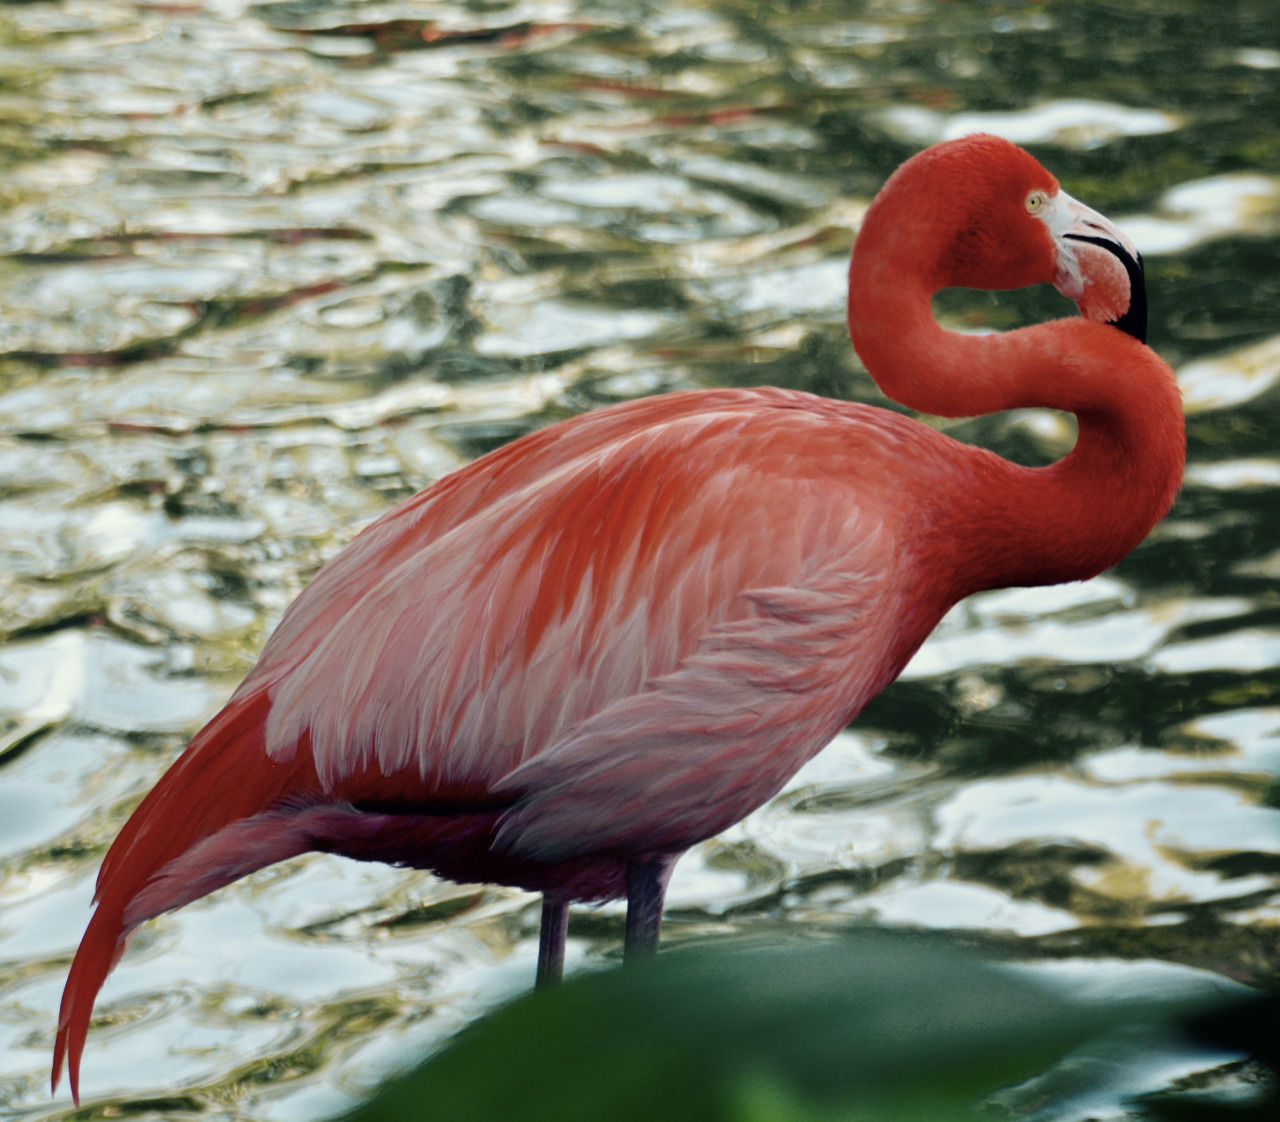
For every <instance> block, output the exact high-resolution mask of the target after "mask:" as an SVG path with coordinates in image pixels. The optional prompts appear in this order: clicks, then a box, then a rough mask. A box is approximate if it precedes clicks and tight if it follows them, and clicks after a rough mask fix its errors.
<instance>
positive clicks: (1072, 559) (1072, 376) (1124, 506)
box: [849, 247, 1186, 599]
mask: <svg viewBox="0 0 1280 1122" xmlns="http://www.w3.org/2000/svg"><path fill="white" fill-rule="evenodd" d="M877 258H878V259H879V260H883V259H884V258H883V257H882V256H880V255H876V254H872V255H871V260H872V261H873V262H874V261H875V260H876V259H877ZM864 260H865V259H864ZM931 298H932V288H931V287H930V285H929V284H928V283H927V282H925V281H924V280H922V279H920V278H912V277H905V278H904V277H903V276H902V274H901V273H900V272H899V273H897V274H896V275H894V274H893V273H892V271H891V270H887V269H878V268H876V267H875V266H874V264H873V265H871V267H864V266H863V260H860V259H859V255H858V253H857V248H856V247H855V254H854V261H853V265H852V267H851V275H850V286H849V330H850V335H851V336H852V338H853V343H854V347H855V349H856V350H857V351H858V354H859V355H860V356H861V358H862V360H863V362H864V363H865V364H866V367H867V370H868V371H869V372H870V373H871V376H872V377H873V378H875V380H876V382H877V383H879V385H880V387H881V388H882V389H883V390H884V391H885V393H886V394H888V395H889V396H890V397H892V398H893V399H894V400H896V401H899V402H901V403H902V404H904V405H907V406H909V407H911V408H913V409H917V410H920V411H922V412H926V413H932V414H936V415H940V416H948V417H960V416H976V415H978V414H985V413H994V412H998V411H1001V410H1006V409H1024V408H1049V409H1059V410H1063V411H1066V412H1070V413H1074V414H1075V416H1076V417H1077V419H1078V423H1079V436H1078V438H1077V440H1076V445H1075V447H1074V448H1073V449H1072V451H1071V452H1070V453H1068V454H1067V455H1066V456H1065V457H1063V459H1061V460H1059V461H1058V462H1057V463H1055V464H1051V465H1049V466H1048V467H1044V468H1027V467H1021V466H1019V465H1017V464H1013V463H1010V462H1009V461H1007V460H1003V459H1001V458H1000V457H998V456H995V455H994V454H993V453H990V452H986V451H984V450H982V449H978V448H973V447H971V446H968V445H961V444H957V445H956V447H957V448H958V449H963V451H962V452H958V453H957V455H956V457H955V461H954V462H953V463H952V464H950V465H949V466H948V468H947V470H946V471H941V472H939V474H938V478H937V480H936V482H937V487H936V490H935V491H934V492H933V496H934V498H933V499H932V500H931V502H930V506H931V510H930V512H929V514H928V517H929V519H930V525H931V526H932V527H935V528H936V529H937V534H938V542H939V548H944V547H943V546H942V544H941V543H942V542H943V541H950V542H951V543H952V544H950V545H948V546H946V547H945V548H946V549H947V552H948V553H950V554H952V555H953V556H954V557H955V566H954V572H955V578H954V579H955V584H956V587H955V588H954V589H953V590H952V592H953V593H954V594H955V595H956V597H957V599H958V598H960V597H962V596H965V595H968V594H969V593H971V592H975V591H978V590H980V589H983V588H994V587H1004V586H1009V585H1030V584H1054V583H1058V582H1061V581H1068V580H1080V579H1084V578H1087V577H1091V576H1094V575H1095V574H1097V573H1099V572H1101V571H1102V570H1103V569H1105V568H1108V567H1109V566H1111V565H1113V564H1115V563H1116V562H1117V561H1119V560H1120V559H1121V558H1122V557H1124V556H1125V554H1127V553H1128V552H1129V551H1130V550H1131V549H1133V547H1134V546H1136V545H1137V544H1138V543H1139V542H1140V541H1141V540H1142V539H1143V538H1144V537H1145V536H1146V535H1147V533H1148V532H1149V531H1150V529H1151V528H1152V526H1154V525H1155V523H1156V522H1158V521H1159V520H1160V518H1162V517H1163V516H1164V514H1165V512H1166V511H1167V510H1168V509H1169V506H1170V505H1171V504H1172V502H1173V499H1174V496H1175V495H1176V494H1177V490H1178V487H1179V485H1180V484H1181V480H1182V468H1183V462H1184V459H1185V444H1186V441H1185V433H1184V425H1183V417H1182V404H1181V399H1180V397H1179V394H1178V389H1177V384H1176V382H1175V380H1174V376H1173V371H1172V370H1170V369H1169V367H1168V365H1167V364H1166V363H1165V362H1164V361H1163V360H1162V359H1161V358H1160V357H1159V356H1158V355H1157V354H1156V353H1155V352H1154V351H1152V350H1151V349H1150V348H1149V347H1146V346H1144V345H1143V344H1142V343H1139V342H1138V341H1137V340H1136V339H1133V338H1131V337H1130V336H1128V335H1125V334H1124V333H1123V332H1121V331H1119V330H1118V329H1116V328H1114V327H1110V326H1107V325H1104V324H1099V323H1094V322H1092V321H1089V320H1084V319H1062V320H1055V321H1053V322H1051V323H1044V324H1038V325H1036V326H1034V327H1026V328H1021V329H1019V330H1016V331H1010V332H1006V333H1004V334H999V335H962V334H959V333H957V332H952V331H947V330H944V329H943V328H942V327H940V326H939V325H938V323H937V322H936V321H935V320H934V318H933V313H932V309H931V306H930V301H931ZM961 464H963V465H965V467H964V469H963V470H956V469H957V468H958V467H959V465H961ZM957 547H958V548H957Z"/></svg>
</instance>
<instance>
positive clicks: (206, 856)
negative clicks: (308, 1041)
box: [51, 690, 315, 1105]
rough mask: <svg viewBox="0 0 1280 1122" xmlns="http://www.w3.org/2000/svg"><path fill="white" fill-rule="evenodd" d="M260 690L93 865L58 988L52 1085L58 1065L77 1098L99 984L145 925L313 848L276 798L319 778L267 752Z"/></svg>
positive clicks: (237, 706)
mask: <svg viewBox="0 0 1280 1122" xmlns="http://www.w3.org/2000/svg"><path fill="white" fill-rule="evenodd" d="M268 705H269V699H268V697H267V695H266V691H265V690H264V691H259V692H256V693H250V694H248V695H246V696H244V697H239V698H236V699H233V700H232V701H231V702H230V703H229V704H228V705H227V707H226V708H224V709H223V710H222V711H221V712H220V713H219V714H218V715H217V716H215V717H214V718H213V720H211V721H210V722H209V723H208V724H207V725H206V726H205V727H204V728H203V729H202V730H201V731H200V732H199V733H197V735H196V736H195V738H194V739H193V740H192V741H191V743H190V745H189V746H188V747H187V749H186V751H185V752H183V754H182V755H181V756H180V757H179V758H178V759H177V760H176V761H175V763H174V764H173V766H172V767H171V768H170V769H169V770H168V771H167V772H166V773H165V775H164V776H163V777H162V778H161V779H160V781H159V783H157V784H156V786H155V788H154V789H153V790H152V791H151V793H150V794H149V795H147V797H146V798H145V799H143V801H142V802H141V804H139V806H138V808H137V810H135V811H134V813H133V815H132V817H131V818H130V819H129V821H128V822H127V823H126V824H125V826H124V829H123V830H122V831H121V832H120V836H119V837H117V838H116V840H115V842H114V843H113V844H112V846H111V848H110V850H109V851H108V852H107V855H106V858H105V859H104V860H103V862H102V869H101V871H100V872H99V873H98V883H97V889H96V892H95V894H94V898H95V900H96V902H97V908H96V910H95V911H94V914H93V918H92V919H91V920H90V922H89V926H88V929H87V930H86V931H85V934H84V938H83V939H82V940H81V941H80V947H79V949H78V950H77V951H76V955H75V959H74V961H73V962H72V964H71V971H70V974H69V975H68V977H67V984H66V987H65V989H64V990H63V993H62V1006H61V1008H60V1010H59V1013H58V1034H57V1039H56V1041H55V1043H54V1051H53V1072H52V1081H51V1082H52V1087H53V1090H55V1091H56V1090H57V1087H58V1083H59V1082H60V1080H61V1077H62V1068H63V1063H64V1062H65V1063H66V1065H67V1071H68V1075H69V1077H70V1083H71V1094H72V1097H73V1098H74V1099H75V1101H76V1104H77V1105H78V1104H79V1102H80V1056H81V1052H82V1051H83V1049H84V1041H85V1036H86V1034H87V1033H88V1030H89V1019H90V1016H91V1015H92V1013H93V1005H94V1001H95V1000H96V999H97V996H98V991H99V990H100V989H101V988H102V985H103V983H104V982H105V981H106V978H107V975H108V974H109V973H110V972H111V969H112V967H113V966H115V964H116V962H118V961H119V959H120V956H121V954H122V953H123V952H124V949H125V945H126V943H127V941H128V938H129V935H130V934H131V933H132V932H133V930H134V929H135V928H137V927H138V926H139V925H140V924H141V923H143V922H145V921H146V920H148V919H150V918H152V917H153V916H157V915H159V914H160V913H161V912H166V911H170V910H171V909H173V908H177V907H181V906H182V905H183V904H187V903H190V902H191V901H192V900H196V899H199V898H200V897H201V896H205V895H207V894H208V893H210V892H213V891H214V890H215V889H217V888H221V887H222V886H223V885H225V884H229V883H231V882H232V881H234V880H237V879H239V878H240V877H242V876H245V875H246V874H248V873H251V872H253V871H254V870H255V869H260V868H262V867H263V866H265V865H270V864H272V863H274V862H276V861H281V860H284V859H285V858H287V857H292V856H295V855H297V854H299V853H303V852H305V851H306V850H307V849H309V848H311V845H310V844H309V839H308V836H307V834H306V832H305V830H304V829H303V828H302V825H301V823H300V822H298V821H297V816H296V814H294V813H293V811H291V810H290V809H288V808H287V807H286V806H283V805H282V804H284V803H286V802H287V800H288V799H289V798H290V796H291V795H294V796H296V795H297V794H298V793H299V792H300V791H305V790H306V789H307V788H308V786H309V785H311V784H314V782H315V773H314V769H313V767H312V765H311V759H310V753H309V752H307V751H304V750H302V748H301V747H300V749H299V751H298V753H297V755H296V756H295V758H294V760H292V761H290V762H288V763H283V764H282V763H277V762H275V761H273V760H272V759H271V758H270V757H268V756H267V754H266V751H265V748H264V742H263V729H264V726H265V722H266V713H267V708H268Z"/></svg>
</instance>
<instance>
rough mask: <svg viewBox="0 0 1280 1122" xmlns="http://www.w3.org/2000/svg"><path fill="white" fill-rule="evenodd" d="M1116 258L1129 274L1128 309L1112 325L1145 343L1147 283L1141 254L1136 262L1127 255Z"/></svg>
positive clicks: (1118, 255) (1120, 254) (1118, 254)
mask: <svg viewBox="0 0 1280 1122" xmlns="http://www.w3.org/2000/svg"><path fill="white" fill-rule="evenodd" d="M1116 256H1117V257H1118V258H1120V260H1121V261H1122V262H1123V263H1124V267H1125V271H1126V272H1127V273H1128V274H1129V307H1128V309H1127V310H1126V311H1125V313H1124V315H1122V316H1121V317H1120V318H1119V319H1117V320H1112V324H1113V325H1114V326H1116V327H1118V328H1120V330H1121V331H1123V332H1124V333H1125V334H1127V335H1132V336H1133V337H1134V338H1135V339H1137V340H1138V342H1139V343H1145V342H1146V341H1147V281H1146V275H1145V273H1144V272H1143V268H1142V254H1138V256H1137V259H1136V260H1135V259H1134V258H1131V257H1130V256H1129V255H1128V254H1127V253H1117V254H1116Z"/></svg>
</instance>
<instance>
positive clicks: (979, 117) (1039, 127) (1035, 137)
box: [873, 99, 1182, 149]
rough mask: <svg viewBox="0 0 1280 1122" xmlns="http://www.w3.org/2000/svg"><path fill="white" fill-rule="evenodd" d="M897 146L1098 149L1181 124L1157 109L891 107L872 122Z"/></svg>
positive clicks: (1071, 104) (1081, 103) (1102, 105)
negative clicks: (986, 137) (986, 142)
mask: <svg viewBox="0 0 1280 1122" xmlns="http://www.w3.org/2000/svg"><path fill="white" fill-rule="evenodd" d="M873 119H874V120H875V122H876V123H877V124H878V125H880V127H881V128H883V129H884V130H885V132H887V133H889V134H890V135H892V136H895V137H897V138H898V139H900V140H910V141H913V142H915V143H917V144H934V143H936V142H937V141H939V140H953V139H955V138H956V137H960V136H968V135H969V134H970V133H975V132H990V133H995V134H996V135H997V136H1003V137H1004V138H1005V139H1007V140H1012V141H1013V142H1014V143H1015V144H1057V145H1059V146H1061V147H1063V148H1076V149H1087V148H1098V147H1101V146H1102V145H1103V144H1106V143H1108V142H1109V141H1112V140H1117V139H1119V138H1120V137H1123V136H1152V135H1154V134H1156V133H1163V132H1172V131H1173V130H1174V129H1176V128H1178V127H1179V126H1180V125H1181V124H1182V122H1181V120H1180V119H1179V118H1177V117H1175V116H1174V115H1173V114H1171V113H1164V112H1161V111H1160V110H1157V109H1134V108H1132V107H1130V106H1127V105H1115V104H1113V103H1111V102H1105V101H1086V100H1083V99H1081V100H1063V101H1049V102H1044V103H1043V104H1041V105H1033V106H1031V107H1030V108H1028V109H1020V110H1017V111H1016V112H1011V113H956V114H947V113H939V112H936V111H934V110H932V109H924V108H921V107H919V106H893V107H892V108H889V109H885V110H884V111H883V112H881V113H879V114H876V115H875V116H874V118H873Z"/></svg>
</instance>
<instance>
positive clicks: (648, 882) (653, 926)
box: [622, 854, 679, 962]
mask: <svg viewBox="0 0 1280 1122" xmlns="http://www.w3.org/2000/svg"><path fill="white" fill-rule="evenodd" d="M678 856H679V854H675V855H673V856H669V857H659V858H657V859H655V860H653V861H635V862H632V864H630V865H628V866H627V937H626V942H625V943H623V947H622V957H623V960H624V961H626V962H633V961H635V960H636V959H641V958H651V957H653V955H655V954H657V953H658V935H659V933H660V932H661V930H662V902H663V900H664V899H665V897H666V895H667V882H668V881H669V880H670V879H671V870H672V869H674V868H675V864H676V858H677V857H678Z"/></svg>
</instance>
